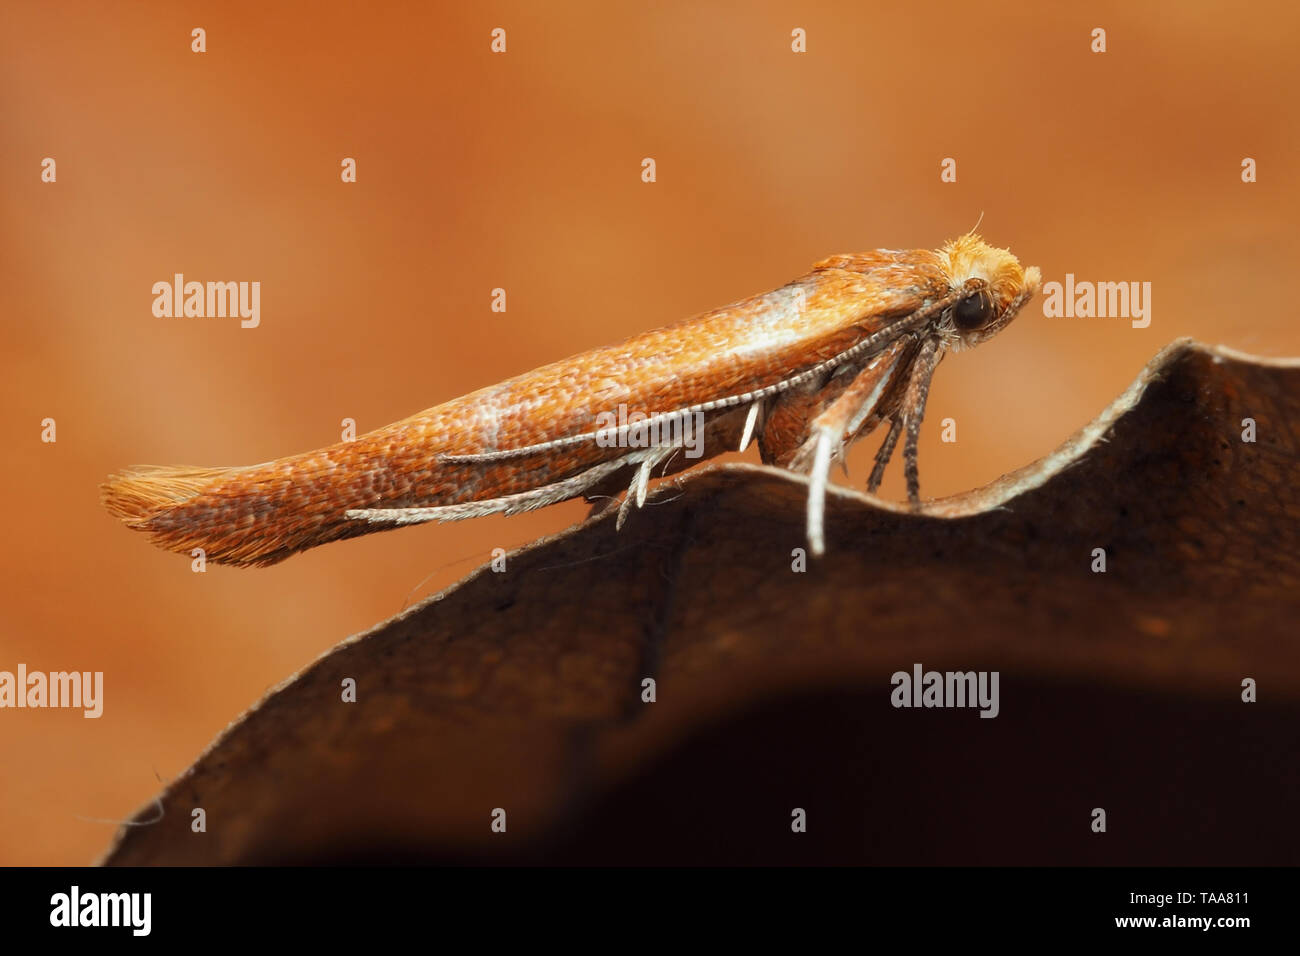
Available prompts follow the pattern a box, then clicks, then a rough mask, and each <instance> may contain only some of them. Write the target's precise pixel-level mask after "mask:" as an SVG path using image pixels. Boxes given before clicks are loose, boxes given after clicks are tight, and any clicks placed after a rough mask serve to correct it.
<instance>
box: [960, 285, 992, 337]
mask: <svg viewBox="0 0 1300 956" xmlns="http://www.w3.org/2000/svg"><path fill="white" fill-rule="evenodd" d="M996 313H997V310H996V309H994V307H993V297H992V296H991V295H989V294H988V292H987V290H983V289H982V290H980V291H979V292H976V293H974V294H973V295H969V296H967V297H966V298H964V299H962V300H961V301H960V302H958V303H957V304H956V305H954V306H953V307H952V320H953V322H955V323H956V324H957V328H959V329H961V330H962V331H964V332H972V331H974V330H975V329H981V328H983V327H984V326H986V325H988V324H989V323H990V322H992V321H993V318H994V316H995V315H996Z"/></svg>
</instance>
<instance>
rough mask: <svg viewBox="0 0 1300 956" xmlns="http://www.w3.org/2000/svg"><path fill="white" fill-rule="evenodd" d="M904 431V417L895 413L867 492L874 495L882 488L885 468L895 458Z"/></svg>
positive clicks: (872, 471) (869, 479) (872, 470)
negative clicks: (899, 436)
mask: <svg viewBox="0 0 1300 956" xmlns="http://www.w3.org/2000/svg"><path fill="white" fill-rule="evenodd" d="M902 430H903V416H902V415H901V414H898V413H895V414H894V416H893V417H892V418H891V419H890V420H889V434H888V435H886V436H885V440H884V442H882V443H881V445H880V450H879V451H878V452H876V465H875V467H874V468H872V469H871V477H870V478H868V479H867V491H869V492H871V493H872V494H873V495H874V494H875V493H876V489H877V488H879V487H880V482H881V481H883V480H884V477H885V467H886V466H887V465H888V464H889V459H891V458H893V457H894V446H895V445H897V444H898V434H899V432H901V431H902Z"/></svg>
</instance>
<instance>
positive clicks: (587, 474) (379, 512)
mask: <svg viewBox="0 0 1300 956" xmlns="http://www.w3.org/2000/svg"><path fill="white" fill-rule="evenodd" d="M630 457H631V456H624V457H622V458H616V459H614V460H612V461H605V462H601V463H600V464H599V465H595V466H593V467H591V468H588V469H587V470H586V471H583V472H580V473H579V474H576V475H573V476H572V477H570V478H565V479H563V480H561V481H556V482H552V483H551V484H549V485H542V486H541V487H540V488H534V489H532V490H530V491H521V492H519V493H517V494H513V495H503V496H502V497H500V498H484V499H480V500H479V501H461V502H457V503H455V504H450V505H433V506H430V507H424V508H349V509H348V510H347V511H346V512H345V517H348V518H351V519H352V520H354V521H366V522H368V523H370V524H392V525H406V524H419V523H420V522H424V521H460V520H462V519H465V518H479V517H482V516H483V515H490V514H498V513H501V514H507V515H516V514H520V513H522V512H525V511H533V510H535V509H537V508H544V507H546V506H547V505H552V504H555V503H556V502H559V501H567V500H568V499H570V498H576V497H577V496H578V495H580V494H582V493H583V491H585V490H586V489H588V488H590V487H591V486H592V485H594V484H596V483H597V482H599V481H600V480H601V479H602V478H604V477H606V476H607V475H610V474H612V473H613V472H615V471H617V470H618V469H620V468H623V467H625V466H626V465H627V464H628V463H629V462H628V459H629V458H630Z"/></svg>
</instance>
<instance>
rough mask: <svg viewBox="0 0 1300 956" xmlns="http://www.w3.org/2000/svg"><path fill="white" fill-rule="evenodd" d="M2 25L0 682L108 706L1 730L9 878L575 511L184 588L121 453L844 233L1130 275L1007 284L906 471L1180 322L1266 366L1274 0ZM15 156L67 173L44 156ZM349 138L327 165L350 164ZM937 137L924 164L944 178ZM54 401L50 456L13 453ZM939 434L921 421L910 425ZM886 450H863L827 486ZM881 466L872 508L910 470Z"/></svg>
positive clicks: (1070, 424) (316, 421)
mask: <svg viewBox="0 0 1300 956" xmlns="http://www.w3.org/2000/svg"><path fill="white" fill-rule="evenodd" d="M1247 14H1249V15H1247ZM2 15H3V17H4V23H3V28H2V29H0V50H2V59H0V80H2V81H0V102H2V103H3V116H4V123H3V126H2V127H0V137H2V140H3V144H2V145H3V149H0V184H2V185H0V196H2V197H3V203H2V204H0V208H2V209H3V220H2V228H0V295H2V296H3V298H4V301H3V306H4V308H3V316H4V325H3V338H4V344H3V351H2V353H0V389H3V393H4V404H3V416H2V417H0V428H3V435H2V436H0V439H2V441H3V445H2V446H0V447H3V448H4V449H5V465H6V467H5V468H4V470H3V479H0V480H3V499H2V500H3V501H4V502H5V504H6V506H7V507H6V509H5V510H6V518H5V535H4V539H5V541H4V548H3V551H2V552H0V562H2V564H0V592H2V593H3V604H0V615H2V618H0V620H2V622H3V626H2V627H0V670H10V671H13V670H16V668H17V666H18V664H19V663H25V664H26V665H27V667H28V669H29V670H45V671H50V670H73V669H75V670H81V671H85V670H89V671H103V672H104V681H105V709H104V715H103V716H102V717H101V718H100V719H98V720H88V719H84V718H83V717H82V716H81V713H80V711H66V710H44V711H41V710H3V711H0V761H2V764H0V766H3V787H0V863H6V864H76V863H86V862H90V861H92V860H94V859H95V858H96V857H97V856H98V855H99V854H100V853H101V852H102V851H103V850H104V849H105V847H106V846H107V844H108V842H109V840H110V839H111V837H112V835H113V829H114V828H113V826H112V825H111V824H108V823H104V822H92V821H93V820H96V819H98V820H111V819H120V818H124V817H127V816H129V815H130V814H131V813H132V812H133V811H134V810H135V809H136V808H137V807H139V806H140V805H141V804H143V803H145V802H147V801H148V800H149V799H150V798H151V797H152V796H153V794H155V793H156V792H157V791H158V790H159V789H160V786H161V784H160V782H159V780H160V779H162V780H169V779H172V778H174V777H175V776H176V775H178V774H179V773H180V772H181V771H183V770H184V769H185V767H186V766H188V765H189V764H190V763H191V762H192V761H193V759H194V758H195V757H196V756H197V755H198V754H199V752H200V751H201V750H202V749H203V748H204V747H205V746H206V745H207V744H208V743H209V742H210V741H211V740H212V738H213V737H214V736H215V735H216V734H218V733H219V732H220V731H221V730H222V729H223V728H224V727H225V726H226V724H227V723H228V722H229V721H231V720H233V719H234V718H235V717H236V716H237V715H238V714H239V713H241V712H242V711H243V710H244V709H245V708H247V707H248V706H250V705H251V704H252V703H254V702H255V701H256V700H257V699H258V698H259V697H260V696H261V695H262V694H263V693H264V692H266V691H267V690H268V689H269V688H271V687H272V686H273V685H274V684H276V683H277V682H279V681H280V680H282V679H284V678H285V677H287V676H289V675H290V674H292V673H293V672H294V671H296V670H297V669H299V668H300V667H302V666H303V665H305V664H307V663H308V662H310V661H311V660H312V659H313V658H314V657H315V656H316V655H318V654H321V653H323V652H324V651H326V650H327V649H329V648H330V647H331V646H332V645H334V644H335V643H337V642H338V641H340V640H341V639H343V638H345V637H347V636H348V635H350V634H353V633H355V632H357V631H361V630H365V629H367V628H369V627H370V626H371V625H373V624H375V623H376V622H378V621H381V620H383V619H385V618H387V617H389V616H391V615H392V614H394V613H396V612H397V611H399V610H400V609H401V608H402V607H403V605H404V604H405V603H406V602H407V601H408V599H410V600H414V599H416V598H418V597H419V596H423V595H425V594H428V593H432V592H434V591H436V590H439V589H441V588H443V587H445V586H447V585H449V584H451V583H452V582H454V581H456V580H458V579H459V578H460V577H462V576H463V575H464V574H466V573H468V572H469V571H470V570H472V569H473V568H474V567H476V566H477V565H479V564H481V563H483V562H484V561H486V560H487V559H488V557H489V552H490V551H491V549H492V548H495V547H505V548H511V547H515V546H518V545H521V544H523V543H525V542H528V541H530V540H532V539H533V538H535V537H537V536H539V535H541V534H544V533H549V532H553V531H556V530H559V529H561V528H564V527H566V526H568V525H570V524H571V523H573V522H575V521H578V520H580V519H581V518H582V517H584V516H585V514H586V510H587V509H586V506H585V505H584V504H582V503H580V502H569V503H566V504H563V505H559V506H556V507H553V508H550V509H547V510H546V511H543V512H541V513H538V514H533V515H528V516H521V517H516V518H500V517H495V518H486V519H481V520H478V521H473V522H466V523H461V524H453V525H444V526H436V525H429V526H421V527H417V528H411V529H407V530H403V531H396V532H390V533H385V534H381V535H375V536H371V537H368V538H363V539H360V540H357V541H352V542H345V543H340V544H334V545H330V546H327V547H324V548H321V549H319V550H317V551H312V552H308V553H306V554H303V555H300V556H297V557H295V558H293V559H291V560H289V561H288V562H287V563H285V564H282V565H279V566H277V567H274V568H271V569H265V570H233V569H229V568H222V567H215V566H213V567H209V569H208V571H207V572H206V573H204V574H194V573H191V571H190V563H189V560H188V559H186V558H183V557H179V556H176V555H172V554H167V553H164V552H161V551H158V550H155V549H154V548H153V547H151V546H150V545H149V544H148V543H147V541H146V540H145V538H144V537H143V536H141V535H138V534H133V533H131V532H129V531H127V530H125V529H124V528H122V527H121V526H120V525H118V524H117V523H116V522H115V521H114V520H113V519H111V518H110V517H109V516H108V515H107V514H106V513H105V512H104V511H103V510H102V509H101V508H100V506H99V503H98V485H99V483H100V482H101V481H102V480H103V479H104V477H105V476H106V475H107V474H108V473H110V472H112V471H116V470H120V469H122V468H123V467H125V466H128V465H132V464H137V463H191V464H222V465H225V464H248V463H254V462H260V461H264V460H268V459H271V458H276V457H279V456H282V455H286V454H289V453H293V452H298V451H302V450H305V449H309V448H313V447H318V446H322V445H327V444H331V443H333V442H335V441H337V440H339V438H340V432H341V421H342V419H344V418H347V417H350V418H354V419H355V420H356V422H357V424H358V431H367V430H369V429H371V428H376V427H379V426H381V425H384V424H386V423H388V422H390V421H393V420H395V419H397V418H401V417H404V416H406V415H408V414H411V413H414V412H416V411H418V410H420V409H423V408H426V407H429V406H432V405H435V404H437V403H439V402H442V401H444V400H446V399H450V398H453V397H455V396H457V395H460V394H462V393H464V392H467V391H470V390H472V389H474V388H477V387H479V386H483V385H487V384H490V383H493V382H496V381H499V380H501V379H503V378H506V377H509V376H512V375H515V374H517V373H520V372H523V371H526V370H528V369H530V368H533V367H535V366H538V365H541V364H543V363H546V362H549V361H552V360H555V359H559V358H562V357H565V356H567V355H570V354H573V353H575V352H579V351H582V350H585V349H588V348H591V347H594V346H598V345H603V344H608V343H611V342H614V341H617V340H619V339H622V338H624V337H626V336H628V335H631V334H634V333H636V332H639V331H643V330H645V329H648V328H652V327H655V326H659V325H664V324H668V323H670V322H674V321H676V320H678V319H681V318H685V317H687V316H689V315H691V314H693V313H696V312H700V311H703V310H706V309H710V308H714V307H717V306H720V305H724V304H726V303H728V302H731V301H733V300H735V299H738V298H740V297H742V296H746V295H749V294H751V293H755V292H761V291H764V290H767V289H771V288H775V287H777V286H779V285H781V284H783V283H784V282H786V281H787V280H788V279H790V278H793V277H794V276H796V275H799V274H802V273H803V272H805V271H806V270H807V268H808V267H809V266H810V265H811V264H812V263H813V262H814V261H816V260H817V259H820V258H822V257H824V256H827V255H830V254H833V253H841V252H852V251H860V250H864V249H871V248H875V247H879V246H887V247H893V248H914V247H936V246H938V245H939V244H941V243H942V242H943V241H944V240H946V239H948V238H951V237H953V236H954V235H957V234H959V233H962V232H964V231H966V230H968V229H970V228H971V226H973V225H974V224H975V222H976V220H977V219H978V218H979V217H980V215H981V214H983V221H982V223H981V225H980V231H981V233H982V234H983V235H984V236H985V238H987V239H988V240H989V241H990V242H992V243H994V244H996V245H1001V246H1009V247H1010V248H1011V250H1012V251H1013V252H1014V253H1016V254H1017V255H1018V256H1019V257H1020V259H1021V262H1022V263H1024V264H1026V265H1038V266H1039V267H1041V268H1042V270H1043V274H1044V278H1045V279H1046V280H1055V281H1060V280H1062V279H1063V278H1064V275H1065V273H1067V272H1072V273H1074V274H1075V276H1076V277H1077V278H1079V279H1091V280H1094V281H1101V280H1106V281H1149V282H1151V284H1152V300H1151V305H1152V314H1153V320H1152V322H1151V325H1150V327H1149V328H1146V329H1134V328H1132V327H1131V326H1130V324H1129V322H1128V321H1126V320H1123V319H1049V318H1045V317H1044V316H1043V314H1042V307H1041V300H1039V301H1036V302H1035V303H1031V305H1030V306H1029V307H1028V309H1027V310H1026V311H1025V312H1024V313H1023V314H1022V316H1021V318H1020V319H1019V320H1018V321H1017V322H1016V323H1014V324H1013V325H1012V326H1011V327H1010V328H1009V329H1008V330H1007V331H1005V332H1004V333H1003V334H1002V335H1001V336H1000V337H999V338H998V339H997V340H995V341H994V342H992V343H990V344H989V345H987V346H985V347H984V348H982V349H980V350H979V351H978V352H976V353H972V354H967V355H960V356H955V357H953V358H950V359H949V360H948V361H946V362H945V363H944V366H943V368H942V370H941V371H940V373H939V375H938V376H937V378H936V380H935V388H934V391H933V392H932V393H931V398H930V404H929V408H928V415H927V419H928V420H927V425H926V428H925V429H924V434H923V438H922V449H921V475H922V490H923V493H925V494H927V495H935V496H938V495H947V494H952V493H956V492H959V491H964V490H967V489H969V488H972V487H975V486H978V485H980V484H983V483H985V482H987V481H989V480H991V479H993V478H996V477H997V476H998V475H1000V474H1002V473H1003V472H1005V471H1008V470H1010V469H1013V468H1016V467H1018V466H1020V465H1023V464H1025V463H1028V462H1030V461H1032V460H1034V459H1036V458H1038V457H1040V456H1042V455H1044V454H1046V453H1048V452H1049V451H1051V450H1052V449H1053V448H1054V447H1055V446H1056V445H1057V444H1058V443H1060V442H1061V441H1062V440H1063V439H1065V438H1066V437H1067V436H1068V435H1069V434H1070V433H1072V432H1073V431H1074V430H1075V429H1076V428H1078V427H1079V426H1081V425H1083V424H1084V423H1085V422H1087V421H1089V420H1090V419H1091V418H1092V417H1094V416H1095V415H1096V414H1097V413H1098V412H1100V411H1101V410H1102V409H1103V408H1104V407H1105V406H1106V405H1107V404H1108V403H1109V402H1110V401H1111V400H1112V399H1113V398H1114V397H1115V396H1116V395H1118V394H1119V393H1120V392H1121V391H1122V390H1123V389H1124V388H1125V387H1126V386H1127V385H1128V384H1129V382H1130V381H1132V379H1133V378H1134V377H1135V375H1136V374H1137V373H1138V371H1139V369H1140V368H1141V367H1142V366H1143V364H1145V362H1146V361H1147V360H1148V359H1150V358H1151V357H1152V356H1153V355H1154V354H1155V353H1156V352H1157V351H1158V350H1159V349H1160V348H1161V347H1162V346H1164V345H1166V344H1167V343H1168V342H1170V341H1171V340H1172V339H1174V338H1176V337H1178V336H1184V335H1190V336H1194V337H1196V338H1198V339H1201V340H1204V341H1207V342H1215V343H1219V342H1222V343H1226V344H1228V345H1232V346H1235V347H1237V348H1240V349H1244V350H1247V351H1251V352H1255V353H1258V354H1263V355H1270V356H1283V355H1300V328H1298V327H1297V323H1296V321H1295V317H1294V309H1293V307H1292V304H1291V302H1290V301H1289V299H1286V298H1285V297H1284V295H1283V290H1284V289H1285V288H1286V287H1287V285H1288V283H1289V282H1290V281H1291V278H1292V275H1293V274H1294V268H1295V263H1296V261H1297V244H1296V241H1295V238H1294V236H1295V226H1294V222H1293V220H1294V218H1295V216H1294V214H1295V211H1296V208H1297V206H1296V199H1297V190H1296V187H1295V185H1294V183H1295V181H1296V170H1295V157H1296V154H1297V149H1296V147H1297V142H1296V139H1297V129H1298V128H1300V127H1298V126H1297V124H1296V123H1295V122H1294V116H1295V106H1294V103H1295V97H1296V94H1297V84H1296V79H1295V77H1296V74H1295V69H1296V67H1295V66H1294V50H1293V47H1294V41H1295V37H1296V36H1297V35H1300V13H1298V12H1297V8H1296V7H1295V5H1293V4H1288V3H1276V4H1272V5H1254V6H1252V7H1251V8H1250V9H1249V11H1242V10H1241V9H1240V8H1238V7H1235V6H1234V5H1232V4H1229V3H1187V2H1179V3H1173V2H1170V3H1156V4H1121V3H1100V4H1098V3H1092V4H1087V5H1078V8H1077V9H1074V10H1065V9H1058V8H1057V7H1056V6H1054V5H1053V6H1051V7H1049V6H1048V5H1046V4H1043V5H1025V4H1022V3H979V4H968V3H938V4H927V5H924V7H920V6H916V5H907V4H891V5H886V4H862V3H847V2H843V3H812V4H790V3H761V4H760V3H727V4H699V3H690V2H685V0H683V2H677V3H662V4H625V5H620V7H619V8H618V9H614V8H612V6H611V5H609V4H602V3H596V2H589V3H571V2H564V3H547V4H537V3H514V4H507V3H482V4H452V3H441V4H411V5H378V6H374V7H372V6H359V5H356V4H346V5H345V4H332V3H324V4H312V5H304V6H302V7H301V8H298V9H289V8H287V7H284V6H282V5H276V4H264V3H223V4H220V5H204V4H198V3H185V2H170V3H160V2H152V3H131V4H127V3H119V4H100V3H64V4H58V5H55V4H44V3H14V2H7V3H6V4H5V9H4V11H3V14H2ZM195 27H203V28H204V29H205V30H206V34H207V51H206V52H204V53H201V54H199V53H194V52H191V49H190V45H191V30H192V29H193V28H195ZM495 27H501V28H504V29H505V30H506V37H507V52H506V53H504V54H493V53H492V52H491V51H490V49H489V44H490V32H491V30H492V29H493V28H495ZM796 27H801V28H803V29H804V30H806V31H807V52H806V53H804V54H796V53H793V52H792V51H791V31H792V30H793V29H794V28H796ZM1096 27H1102V28H1104V29H1105V30H1106V32H1107V45H1108V50H1107V52H1105V53H1104V54H1096V53H1093V52H1091V50H1090V46H1091V43H1092V38H1091V31H1092V30H1093V28H1096ZM1247 156H1249V157H1253V158H1254V159H1255V160H1256V161H1257V162H1258V169H1259V172H1258V177H1259V181H1258V182H1257V183H1255V184H1249V185H1248V184H1243V183H1242V181H1241V162H1242V159H1243V158H1244V157H1247ZM45 157H52V158H54V159H55V160H56V162H57V173H58V179H57V182H56V183H53V184H50V183H42V182H41V179H40V173H41V162H42V160H43V159H44V158H45ZM345 157H354V158H355V159H356V161H357V170H358V182H357V183H355V184H344V183H342V182H341V181H340V163H341V161H342V160H343V159H344V158H345ZM644 157H653V158H654V159H655V160H656V162H657V167H658V181H657V182H655V183H653V184H645V183H643V182H642V181H641V177H640V173H641V160H642V159H643V158H644ZM945 157H952V158H955V159H956V160H957V170H958V180H957V182H956V183H942V182H940V175H939V174H940V163H941V161H942V160H943V159H944V158H945ZM176 272H182V273H184V274H185V275H186V277H187V278H192V279H196V280H199V281H208V280H222V281H224V280H235V281H240V280H244V281H253V280H257V281H260V282H261V283H262V319H261V325H260V327H258V328H256V329H251V330H245V329H241V328H240V327H239V323H238V321H237V320H231V319H159V318H155V317H154V316H153V314H152V312H151V306H152V302H153V295H152V293H151V291H150V290H151V286H152V285H153V283H154V282H157V281H160V280H164V281H165V280H170V278H171V276H172V275H173V273H176ZM495 287H503V288H505V289H506V291H507V296H508V311H507V312H506V313H504V314H499V313H493V312H492V311H490V308H489V306H490V302H491V290H492V289H493V288H495ZM47 417H50V418H54V419H55V420H56V421H57V429H58V432H57V435H58V441H57V443H55V444H46V443H43V442H42V441H41V440H40V434H41V424H40V423H41V421H42V419H44V418H47ZM945 417H952V418H955V419H956V420H957V422H958V428H959V431H958V441H957V442H956V443H955V444H944V443H942V442H940V440H939V434H938V433H939V427H938V422H939V421H940V420H941V419H942V418H945ZM877 443H878V437H877V438H873V439H870V440H868V441H866V442H863V443H861V444H860V445H859V446H858V447H857V449H856V451H855V453H854V455H853V457H852V459H851V465H852V467H851V471H852V474H853V483H854V484H855V485H856V486H858V487H861V486H862V485H863V484H864V483H865V480H866V475H867V473H868V471H869V467H868V465H867V462H868V461H869V459H870V456H871V455H872V454H873V453H874V450H875V446H876V444H877ZM743 457H744V458H745V459H748V460H756V459H757V454H756V451H755V450H754V449H751V450H750V451H749V452H748V453H746V455H744V456H743ZM901 472H902V468H901V464H900V463H898V462H895V464H894V466H893V467H892V468H891V470H890V476H889V478H888V481H887V483H886V485H885V488H884V493H885V494H886V495H888V496H892V497H901V495H902V489H903V484H902V478H901ZM88 818H89V819H88Z"/></svg>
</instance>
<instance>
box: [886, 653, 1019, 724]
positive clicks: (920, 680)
mask: <svg viewBox="0 0 1300 956" xmlns="http://www.w3.org/2000/svg"><path fill="white" fill-rule="evenodd" d="M889 682H890V683H891V684H893V685H894V690H893V692H892V693H891V694H890V695H889V702H890V703H891V704H893V705H894V706H895V707H978V708H979V709H980V716H981V717H996V716H997V715H998V711H999V710H1000V709H1001V706H1000V704H999V703H998V672H997V671H925V670H922V668H921V665H920V664H913V665H912V671H911V673H908V672H907V671H895V672H894V674H893V676H892V677H890V679H889Z"/></svg>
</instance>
